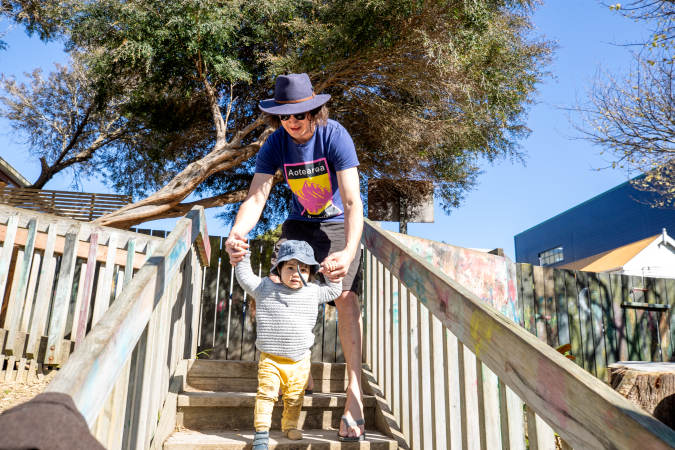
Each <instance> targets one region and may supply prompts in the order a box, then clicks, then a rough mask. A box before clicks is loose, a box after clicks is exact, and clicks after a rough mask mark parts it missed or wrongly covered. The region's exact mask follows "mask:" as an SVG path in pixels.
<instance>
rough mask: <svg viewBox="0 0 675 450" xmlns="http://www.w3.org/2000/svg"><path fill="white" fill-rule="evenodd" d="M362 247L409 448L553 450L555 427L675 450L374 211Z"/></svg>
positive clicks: (390, 390)
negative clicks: (377, 220) (382, 224)
mask: <svg viewBox="0 0 675 450" xmlns="http://www.w3.org/2000/svg"><path fill="white" fill-rule="evenodd" d="M363 244H364V246H365V253H364V260H365V288H366V289H365V293H364V349H365V353H364V357H365V362H366V363H367V365H368V366H369V369H372V372H371V371H368V373H367V375H368V376H373V377H374V378H375V379H376V381H377V383H378V385H379V386H380V388H381V391H382V394H383V396H384V398H385V399H386V402H387V404H388V406H389V408H390V411H385V413H389V414H391V415H393V416H394V417H395V418H396V421H397V423H399V424H401V427H400V433H399V432H398V431H397V430H394V431H395V432H394V435H395V437H396V438H397V439H398V440H399V444H400V445H401V446H402V447H403V448H412V449H413V450H418V449H438V448H447V449H458V448H464V449H467V448H468V449H481V450H482V449H495V448H499V449H510V450H525V449H526V448H529V449H531V450H553V449H555V448H556V442H555V440H556V436H555V434H556V433H557V434H558V435H559V436H560V437H561V438H562V439H563V440H564V441H563V442H561V443H560V444H561V445H562V448H564V449H569V448H570V446H571V447H573V448H576V449H577V450H579V449H607V448H612V449H616V450H621V449H625V450H634V449H636V448H649V449H650V450H651V449H654V450H656V449H666V448H668V449H672V448H675V432H674V431H672V430H671V429H669V428H667V427H666V426H665V425H664V424H662V423H661V422H659V421H657V420H656V419H654V418H653V417H651V416H649V415H648V414H646V413H645V412H643V411H641V410H640V409H638V408H637V407H636V406H635V405H633V404H632V403H631V402H629V401H628V400H626V399H625V398H623V397H622V396H621V395H619V394H618V393H617V392H615V391H613V390H612V389H611V388H609V387H608V386H606V385H605V384H604V383H602V382H601V381H600V380H598V379H597V378H595V377H594V376H592V375H591V374H589V373H588V372H586V371H584V370H583V369H582V368H580V367H579V366H577V365H576V364H574V363H573V362H571V361H569V360H568V359H566V358H565V357H563V356H562V355H560V354H559V353H558V352H556V351H555V350H554V349H552V348H551V347H549V346H548V345H546V344H545V343H544V342H542V341H541V340H539V339H538V338H537V337H535V336H533V335H532V334H531V333H529V332H527V331H526V330H525V329H523V328H522V327H521V326H520V325H519V324H518V323H517V322H516V323H514V321H513V320H511V319H509V318H507V317H506V316H505V315H504V313H503V312H502V311H501V310H500V309H497V308H494V307H493V306H491V305H490V304H489V301H488V300H487V299H485V298H481V297H479V296H478V295H476V294H474V293H473V292H472V291H471V290H469V289H467V288H465V287H464V286H462V285H461V284H459V283H458V282H457V281H455V279H454V278H453V277H451V276H449V275H448V273H452V272H453V270H454V267H453V266H452V265H450V264H448V265H443V264H441V262H443V261H445V260H444V259H443V257H442V255H436V257H435V259H434V256H433V255H431V256H430V257H429V258H428V259H427V258H426V257H422V256H420V255H418V254H417V251H416V250H412V249H411V247H408V246H406V245H405V244H402V243H401V242H399V240H397V238H395V237H394V236H393V235H392V234H389V233H387V232H385V231H383V230H381V229H380V228H379V227H375V226H373V225H372V224H371V223H370V222H369V221H368V220H366V223H365V226H364V237H363ZM422 250H424V249H422ZM502 259H503V258H502ZM457 266H458V267H462V265H461V263H458V265H457ZM486 280H487V279H486ZM484 281H485V280H484ZM487 281H490V280H487ZM480 284H481V283H477V284H476V286H474V288H475V289H476V290H477V291H480V292H479V294H480V295H483V292H482V291H481V290H482V289H483V288H482V287H481V285H480ZM517 301H518V300H517V299H516V302H517ZM524 405H525V406H524ZM524 409H525V413H524V412H523V410H524ZM525 418H527V422H526V419H525ZM526 423H527V428H525V424H526Z"/></svg>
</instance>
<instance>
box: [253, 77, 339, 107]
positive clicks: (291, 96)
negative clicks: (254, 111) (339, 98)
mask: <svg viewBox="0 0 675 450" xmlns="http://www.w3.org/2000/svg"><path fill="white" fill-rule="evenodd" d="M328 100H330V94H319V95H315V94H314V90H313V89H312V82H311V81H310V79H309V76H308V75H307V74H306V73H292V74H290V75H279V76H278V77H277V81H276V84H275V86H274V98H268V99H267V100H263V101H261V102H260V103H259V104H258V108H260V109H261V110H262V111H263V112H266V113H267V114H274V115H285V114H300V113H303V112H307V111H311V110H313V109H314V108H318V107H319V106H321V105H323V104H324V103H326V102H327V101H328Z"/></svg>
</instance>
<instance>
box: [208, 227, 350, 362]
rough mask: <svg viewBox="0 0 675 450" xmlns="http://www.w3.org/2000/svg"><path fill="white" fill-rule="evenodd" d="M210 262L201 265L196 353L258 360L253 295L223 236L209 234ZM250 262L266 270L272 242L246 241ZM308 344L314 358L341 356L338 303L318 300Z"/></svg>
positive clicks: (256, 268) (324, 359)
mask: <svg viewBox="0 0 675 450" xmlns="http://www.w3.org/2000/svg"><path fill="white" fill-rule="evenodd" d="M209 239H210V241H211V262H210V264H209V267H208V268H205V270H204V291H203V297H202V312H201V327H200V342H199V352H200V356H199V357H200V358H209V359H229V360H244V361H257V360H258V356H259V353H260V352H259V351H257V350H256V347H255V334H256V321H255V299H253V298H250V297H248V296H247V294H246V293H245V292H244V290H243V289H242V288H241V286H239V283H237V281H236V279H235V277H234V268H233V267H232V265H231V264H230V258H229V255H228V253H227V252H226V251H225V240H226V239H227V238H226V237H219V236H211V237H210V238H209ZM250 246H251V247H250V250H251V266H252V267H253V270H254V272H257V274H258V275H259V276H261V277H265V276H267V275H269V272H270V268H271V262H270V259H271V257H272V250H273V246H274V244H273V243H272V242H269V241H265V242H263V241H260V240H252V241H251V242H250ZM312 332H313V333H314V336H315V340H314V345H313V346H312V348H311V352H312V362H329V363H333V362H345V361H344V356H343V354H342V346H341V344H340V336H339V335H338V331H337V309H336V308H335V307H334V306H329V305H321V306H319V313H318V316H317V321H316V324H315V325H314V329H313V330H312Z"/></svg>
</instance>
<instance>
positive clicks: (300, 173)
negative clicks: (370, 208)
mask: <svg viewBox="0 0 675 450" xmlns="http://www.w3.org/2000/svg"><path fill="white" fill-rule="evenodd" d="M284 170H285V172H286V181H288V186H289V187H290V188H291V191H293V194H295V196H296V197H297V198H298V201H299V202H300V204H301V205H302V206H303V207H304V208H305V209H304V210H303V211H302V215H303V216H305V217H310V218H313V219H327V218H330V217H335V216H337V215H339V214H341V213H342V211H340V210H339V209H338V208H336V207H335V205H333V189H332V186H331V181H330V171H329V169H328V163H327V162H326V158H321V159H317V160H315V161H311V162H301V163H297V164H284Z"/></svg>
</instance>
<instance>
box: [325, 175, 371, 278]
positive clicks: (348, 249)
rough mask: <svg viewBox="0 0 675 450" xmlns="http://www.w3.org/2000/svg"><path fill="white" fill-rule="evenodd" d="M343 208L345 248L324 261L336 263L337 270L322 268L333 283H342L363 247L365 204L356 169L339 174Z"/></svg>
mask: <svg viewBox="0 0 675 450" xmlns="http://www.w3.org/2000/svg"><path fill="white" fill-rule="evenodd" d="M337 179H338V186H339V188H340V196H341V197H342V206H344V208H345V211H344V214H345V248H344V250H342V251H340V252H336V253H333V254H331V255H328V257H327V258H326V259H325V260H324V261H323V264H322V265H325V264H326V263H327V262H328V261H335V263H336V266H337V267H336V268H335V269H334V270H333V271H331V272H328V270H327V269H326V268H325V267H322V268H321V270H320V272H321V273H323V274H324V275H326V276H327V277H328V278H330V280H331V281H333V282H338V281H342V279H343V278H344V277H345V275H347V272H348V271H349V265H350V264H351V263H352V260H353V259H354V257H355V256H356V253H357V252H358V250H359V248H360V245H361V233H362V232H363V202H361V193H360V190H359V172H358V170H357V168H356V167H352V168H351V169H346V170H342V171H340V172H337Z"/></svg>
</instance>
